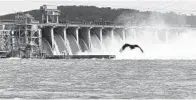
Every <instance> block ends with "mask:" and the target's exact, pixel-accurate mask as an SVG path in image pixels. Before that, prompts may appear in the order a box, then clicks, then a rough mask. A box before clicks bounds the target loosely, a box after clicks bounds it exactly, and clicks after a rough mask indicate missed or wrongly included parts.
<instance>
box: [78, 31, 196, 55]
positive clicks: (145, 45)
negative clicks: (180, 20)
mask: <svg viewBox="0 0 196 100" xmlns="http://www.w3.org/2000/svg"><path fill="white" fill-rule="evenodd" d="M195 33H196V31H195V30H192V29H188V28H187V29H181V30H178V31H176V30H169V31H165V30H161V29H156V30H155V29H154V30H150V29H143V30H139V31H138V30H137V32H136V31H135V33H134V31H130V32H128V33H126V43H130V44H138V45H140V46H141V48H142V49H143V50H144V53H143V54H142V53H141V51H140V50H139V49H137V48H136V49H134V50H130V49H129V48H126V49H125V50H124V51H123V52H122V53H120V52H119V49H120V48H121V47H122V45H123V44H124V41H123V40H122V39H121V38H120V37H119V36H114V39H113V40H112V39H111V37H109V36H106V37H103V45H102V49H99V48H97V49H96V47H95V46H94V47H93V49H92V51H91V52H84V53H79V54H97V55H101V54H112V55H116V58H117V59H196V48H195V47H196V34H195Z"/></svg>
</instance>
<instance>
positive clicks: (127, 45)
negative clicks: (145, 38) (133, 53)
mask: <svg viewBox="0 0 196 100" xmlns="http://www.w3.org/2000/svg"><path fill="white" fill-rule="evenodd" d="M127 47H129V48H130V49H131V50H133V49H135V48H139V49H140V50H141V52H142V53H144V51H143V50H142V48H141V47H140V46H138V45H137V44H135V45H131V44H127V43H126V44H124V45H123V46H122V48H121V49H120V52H122V51H123V50H124V49H125V48H127Z"/></svg>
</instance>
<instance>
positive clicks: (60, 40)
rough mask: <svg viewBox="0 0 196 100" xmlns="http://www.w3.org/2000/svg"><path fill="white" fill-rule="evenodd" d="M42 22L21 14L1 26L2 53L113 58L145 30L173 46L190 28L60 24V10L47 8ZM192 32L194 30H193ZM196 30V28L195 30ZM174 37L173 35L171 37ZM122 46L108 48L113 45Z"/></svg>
mask: <svg viewBox="0 0 196 100" xmlns="http://www.w3.org/2000/svg"><path fill="white" fill-rule="evenodd" d="M40 11H41V13H42V16H41V22H39V21H36V20H35V19H34V17H33V16H31V15H30V14H25V13H22V12H19V13H17V14H16V15H15V20H13V21H11V20H7V21H6V20H4V21H1V22H0V26H1V27H0V36H1V37H0V51H1V52H2V54H6V53H7V55H8V56H12V57H27V58H29V57H40V56H43V55H54V56H59V55H80V54H83V53H88V54H93V53H92V52H94V51H95V52H96V51H97V52H99V53H94V54H96V55H97V54H102V53H100V52H101V51H103V52H106V53H103V54H109V55H110V54H112V53H111V49H113V48H114V50H113V51H115V50H116V51H117V50H118V49H119V47H120V45H121V44H123V43H126V42H129V41H131V42H133V43H134V41H136V40H137V37H140V35H141V33H142V32H143V31H144V30H145V32H146V30H147V31H151V32H152V33H153V35H152V36H153V37H155V39H156V40H159V41H160V42H165V43H167V42H169V41H170V40H171V39H170V37H171V36H178V35H179V34H180V32H183V31H185V30H186V28H187V27H190V26H183V27H179V26H172V27H169V28H168V27H164V28H159V27H148V26H128V25H124V24H122V23H115V22H103V21H102V22H95V21H91V22H82V21H81V22H71V21H65V22H63V21H60V20H59V16H60V11H59V10H58V9H57V7H56V6H47V5H43V6H41V7H40ZM190 28H192V27H190ZM192 29H194V28H192ZM171 33H172V34H171ZM111 42H112V43H120V45H115V46H114V47H113V48H108V47H109V46H111V45H112V43H111Z"/></svg>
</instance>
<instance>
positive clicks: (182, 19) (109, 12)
mask: <svg viewBox="0 0 196 100" xmlns="http://www.w3.org/2000/svg"><path fill="white" fill-rule="evenodd" d="M58 9H59V10H60V11H61V15H60V21H66V20H69V21H115V22H121V23H130V24H141V23H142V24H152V23H166V24H172V25H196V16H193V15H191V16H187V15H177V14H176V13H173V12H169V13H159V12H150V11H146V12H141V11H138V10H134V9H112V8H110V7H106V8H98V7H95V6H59V7H58ZM26 13H29V14H31V15H33V16H34V17H35V19H36V20H40V19H41V11H39V10H32V11H28V12H26ZM3 19H14V14H8V15H4V16H0V20H3Z"/></svg>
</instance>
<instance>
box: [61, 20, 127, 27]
mask: <svg viewBox="0 0 196 100" xmlns="http://www.w3.org/2000/svg"><path fill="white" fill-rule="evenodd" d="M59 23H60V24H79V25H81V24H82V25H119V26H123V25H124V23H116V22H112V21H104V22H103V21H60V22H59Z"/></svg>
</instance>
